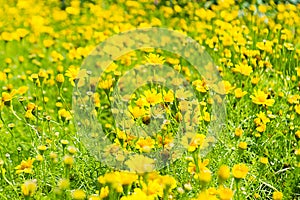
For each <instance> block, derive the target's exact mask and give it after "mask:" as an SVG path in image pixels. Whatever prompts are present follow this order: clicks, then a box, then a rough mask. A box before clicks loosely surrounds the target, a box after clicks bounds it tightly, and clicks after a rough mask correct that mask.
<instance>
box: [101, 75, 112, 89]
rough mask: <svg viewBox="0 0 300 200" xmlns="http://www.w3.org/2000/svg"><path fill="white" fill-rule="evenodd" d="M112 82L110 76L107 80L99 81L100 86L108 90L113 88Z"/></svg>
mask: <svg viewBox="0 0 300 200" xmlns="http://www.w3.org/2000/svg"><path fill="white" fill-rule="evenodd" d="M112 84H113V79H112V78H111V77H110V76H108V77H107V78H106V79H105V80H101V81H99V88H101V89H104V90H108V89H110V88H111V86H112Z"/></svg>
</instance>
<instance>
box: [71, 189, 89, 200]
mask: <svg viewBox="0 0 300 200" xmlns="http://www.w3.org/2000/svg"><path fill="white" fill-rule="evenodd" d="M71 196H72V199H76V200H83V199H85V196H86V195H85V192H84V191H83V190H81V189H78V190H74V191H72V193H71Z"/></svg>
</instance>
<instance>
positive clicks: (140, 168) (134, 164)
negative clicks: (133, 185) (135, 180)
mask: <svg viewBox="0 0 300 200" xmlns="http://www.w3.org/2000/svg"><path fill="white" fill-rule="evenodd" d="M154 162H155V161H154V160H153V159H151V158H148V157H146V156H143V155H134V156H132V157H131V158H130V159H129V160H127V161H126V162H125V164H126V165H127V166H128V168H129V169H130V171H132V172H136V173H144V172H149V171H152V170H153V169H154Z"/></svg>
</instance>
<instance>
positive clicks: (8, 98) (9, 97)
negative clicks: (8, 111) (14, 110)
mask: <svg viewBox="0 0 300 200" xmlns="http://www.w3.org/2000/svg"><path fill="white" fill-rule="evenodd" d="M16 93H17V90H13V91H12V92H11V93H8V92H2V98H1V99H2V102H3V103H4V105H6V106H10V104H11V101H12V99H13V98H14V96H15V95H16Z"/></svg>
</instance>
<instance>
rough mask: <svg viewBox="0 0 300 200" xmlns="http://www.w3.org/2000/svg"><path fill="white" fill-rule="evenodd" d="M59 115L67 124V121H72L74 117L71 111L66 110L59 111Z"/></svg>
mask: <svg viewBox="0 0 300 200" xmlns="http://www.w3.org/2000/svg"><path fill="white" fill-rule="evenodd" d="M58 115H59V116H60V117H61V120H62V121H63V122H65V121H66V120H67V121H69V120H71V119H72V115H71V113H70V112H69V111H67V110H66V109H60V110H59V111H58Z"/></svg>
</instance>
